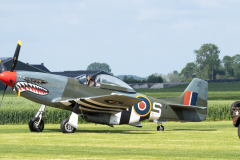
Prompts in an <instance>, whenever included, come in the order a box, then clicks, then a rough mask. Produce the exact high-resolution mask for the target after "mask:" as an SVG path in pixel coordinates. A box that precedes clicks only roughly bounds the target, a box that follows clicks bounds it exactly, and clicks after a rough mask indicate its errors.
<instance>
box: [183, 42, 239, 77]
mask: <svg viewBox="0 0 240 160" xmlns="http://www.w3.org/2000/svg"><path fill="white" fill-rule="evenodd" d="M194 54H195V55H196V59H195V61H194V62H190V63H187V64H186V66H185V67H184V68H183V69H182V70H181V73H179V79H180V80H181V81H191V80H192V79H193V78H195V77H197V78H201V79H206V80H213V79H235V78H240V55H239V54H237V55H234V56H232V57H231V56H228V55H227V56H224V57H223V59H222V60H221V59H220V58H219V54H220V50H219V48H218V46H216V45H215V44H212V43H207V44H203V45H202V46H201V47H200V48H199V49H198V50H194Z"/></svg>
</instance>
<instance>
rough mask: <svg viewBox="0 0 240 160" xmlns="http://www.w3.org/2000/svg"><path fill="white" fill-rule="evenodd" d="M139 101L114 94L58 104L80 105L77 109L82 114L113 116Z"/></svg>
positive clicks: (139, 100)
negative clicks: (82, 112)
mask: <svg viewBox="0 0 240 160" xmlns="http://www.w3.org/2000/svg"><path fill="white" fill-rule="evenodd" d="M141 101H142V100H141V99H138V98H134V97H129V96H124V95H120V94H115V95H105V96H97V97H87V98H78V99H72V100H64V101H60V102H61V103H62V104H64V105H67V106H74V105H75V103H78V104H80V107H79V108H80V109H81V110H82V111H84V112H91V113H111V114H115V113H118V112H121V111H124V110H126V109H127V108H129V107H132V106H133V105H135V104H137V103H139V102H141ZM58 102H59V101H58Z"/></svg>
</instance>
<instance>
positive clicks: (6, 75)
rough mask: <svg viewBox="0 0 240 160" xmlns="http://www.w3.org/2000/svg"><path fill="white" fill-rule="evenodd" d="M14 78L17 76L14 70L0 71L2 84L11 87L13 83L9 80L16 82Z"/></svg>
mask: <svg viewBox="0 0 240 160" xmlns="http://www.w3.org/2000/svg"><path fill="white" fill-rule="evenodd" d="M16 78H17V74H16V72H15V71H13V72H10V71H6V72H2V73H1V74H0V81H2V82H3V83H4V84H6V85H8V86H11V87H13V84H12V83H11V81H10V80H12V81H13V83H15V82H16Z"/></svg>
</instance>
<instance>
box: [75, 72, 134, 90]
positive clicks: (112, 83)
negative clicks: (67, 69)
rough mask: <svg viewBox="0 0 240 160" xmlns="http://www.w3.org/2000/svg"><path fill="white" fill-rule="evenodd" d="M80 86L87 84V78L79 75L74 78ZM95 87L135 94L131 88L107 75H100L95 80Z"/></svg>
mask: <svg viewBox="0 0 240 160" xmlns="http://www.w3.org/2000/svg"><path fill="white" fill-rule="evenodd" d="M76 78H77V80H78V82H79V83H81V84H87V82H86V80H87V76H86V75H81V76H78V77H76ZM95 82H96V87H100V88H106V89H113V90H119V91H126V92H135V91H134V90H133V88H132V87H130V86H129V85H128V84H126V83H125V82H123V81H122V80H120V79H118V78H116V77H114V76H111V75H107V74H100V75H98V76H97V77H96V78H95Z"/></svg>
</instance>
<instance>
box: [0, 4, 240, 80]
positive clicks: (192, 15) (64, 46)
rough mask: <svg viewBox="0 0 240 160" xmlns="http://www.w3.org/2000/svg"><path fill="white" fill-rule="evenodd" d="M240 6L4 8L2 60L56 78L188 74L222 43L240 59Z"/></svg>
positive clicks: (1, 16) (0, 41) (0, 17)
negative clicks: (108, 72) (39, 67)
mask: <svg viewBox="0 0 240 160" xmlns="http://www.w3.org/2000/svg"><path fill="white" fill-rule="evenodd" d="M239 7H240V1H238V0H167V1H166V0H151V1H149V0H121V1H120V0H118V1H117V0H101V1H99V0H82V1H81V0H77V1H74V0H71V1H61V0H58V1H54V0H52V1H47V0H41V1H36V0H35V1H26V0H22V1H14V0H12V1H7V0H1V1H0V57H12V56H13V54H14V52H15V49H16V45H17V41H18V40H21V41H22V47H21V51H20V56H19V60H21V61H22V62H25V63H30V64H40V63H44V65H45V66H46V67H47V68H48V69H49V70H50V71H68V70H86V69H87V66H88V65H89V64H91V63H93V62H100V63H107V64H109V65H110V67H111V69H112V73H113V74H114V75H129V74H131V75H137V76H141V77H146V76H149V75H150V74H153V73H159V74H168V73H170V72H172V71H174V70H177V71H178V72H181V70H182V69H183V68H184V67H185V65H186V64H187V63H189V62H194V61H195V58H196V56H195V54H194V50H197V49H199V48H200V47H201V45H203V44H205V43H214V44H215V45H217V46H218V47H219V49H220V51H221V52H220V59H222V58H223V57H224V56H225V55H230V56H233V55H236V54H240V17H239V15H240V9H239Z"/></svg>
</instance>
